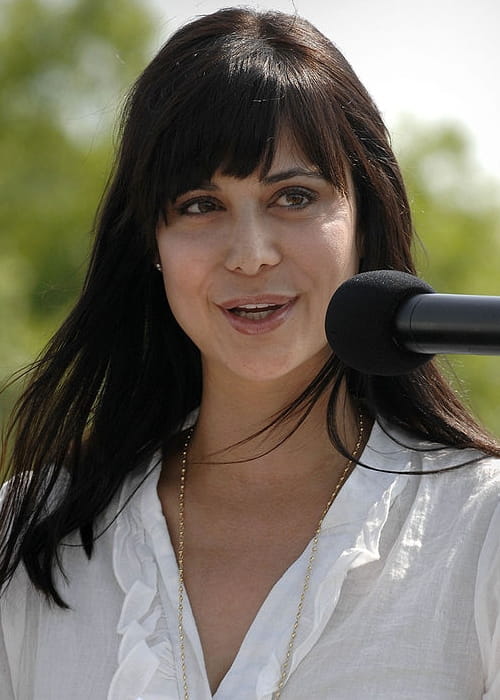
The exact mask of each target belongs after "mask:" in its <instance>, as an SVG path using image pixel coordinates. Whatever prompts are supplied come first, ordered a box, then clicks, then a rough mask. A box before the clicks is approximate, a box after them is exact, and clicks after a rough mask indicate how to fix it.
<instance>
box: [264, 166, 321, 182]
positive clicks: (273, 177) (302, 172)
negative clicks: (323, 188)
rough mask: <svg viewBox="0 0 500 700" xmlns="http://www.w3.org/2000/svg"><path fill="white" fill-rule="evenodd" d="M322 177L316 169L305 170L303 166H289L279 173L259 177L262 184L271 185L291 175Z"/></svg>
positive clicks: (287, 178)
mask: <svg viewBox="0 0 500 700" xmlns="http://www.w3.org/2000/svg"><path fill="white" fill-rule="evenodd" d="M298 176H302V177H316V178H318V177H322V175H321V173H320V172H319V171H318V170H306V169H305V168H290V169H289V170H283V171H281V172H279V173H274V175H266V176H265V177H263V178H262V179H261V182H262V183H264V185H273V184H274V183H276V182H282V181H283V180H290V179H291V178H292V177H298Z"/></svg>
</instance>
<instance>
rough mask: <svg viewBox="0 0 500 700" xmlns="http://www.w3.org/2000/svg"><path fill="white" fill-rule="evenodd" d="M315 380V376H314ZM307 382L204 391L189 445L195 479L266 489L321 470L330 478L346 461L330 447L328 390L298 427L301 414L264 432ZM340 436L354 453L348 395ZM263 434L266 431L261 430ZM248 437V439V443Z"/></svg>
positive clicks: (342, 404) (354, 419) (342, 398)
mask: <svg viewBox="0 0 500 700" xmlns="http://www.w3.org/2000/svg"><path fill="white" fill-rule="evenodd" d="M311 378H312V377H311ZM306 385H307V384H306V383H304V381H303V380H302V383H301V384H298V382H297V383H295V384H294V382H293V381H291V380H290V378H288V381H287V382H283V383H282V384H281V386H277V385H276V384H275V383H273V385H272V386H261V387H257V389H256V387H255V386H252V387H243V386H237V385H235V384H234V383H233V384H231V387H229V386H227V387H225V386H224V385H223V384H221V383H220V382H219V383H217V385H216V386H217V391H214V390H211V389H210V384H209V385H208V388H207V390H206V391H205V392H204V396H203V400H202V403H201V407H200V414H199V419H198V422H197V425H196V430H195V432H194V435H193V439H192V442H191V445H190V450H189V453H190V458H189V462H190V471H191V473H192V476H191V478H192V479H194V478H197V476H200V475H202V476H203V478H204V479H210V480H211V481H212V480H213V481H215V482H218V481H220V483H221V484H223V487H224V488H227V487H229V486H230V484H231V483H232V482H233V481H237V482H238V483H240V484H247V485H248V484H250V483H254V484H259V485H262V486H265V487H267V488H268V487H269V486H271V485H272V484H273V483H275V484H276V485H279V484H280V483H283V481H289V480H290V479H293V481H294V482H295V483H297V482H296V480H297V479H298V480H299V481H300V480H306V479H308V478H311V476H312V475H313V474H314V475H316V476H317V474H318V472H319V471H321V470H326V471H328V473H329V474H330V477H331V474H332V470H333V472H334V473H335V472H336V471H337V469H339V470H340V469H341V468H342V466H343V464H344V463H345V458H344V457H343V456H342V455H340V454H338V453H337V452H336V451H335V449H334V448H333V447H332V444H331V442H330V439H329V436H328V430H327V425H326V406H327V402H328V396H329V391H325V392H324V393H323V395H322V396H321V397H320V398H319V399H318V400H317V402H316V403H315V405H314V406H313V407H312V409H311V411H310V413H309V414H308V416H307V417H306V418H305V419H304V420H303V422H302V423H300V425H298V427H297V423H298V420H299V418H300V415H301V411H300V410H299V412H298V413H297V414H296V415H293V416H292V417H291V418H288V419H287V420H286V421H284V422H283V423H280V424H279V425H277V426H275V427H274V428H273V429H272V430H265V428H266V427H267V425H269V423H270V422H271V421H272V420H273V418H274V417H275V416H276V415H277V414H279V413H280V412H281V411H282V410H283V409H284V408H286V407H287V406H288V405H289V404H290V403H291V402H292V401H293V400H294V399H295V398H296V397H297V396H298V395H300V393H301V392H302V391H303V389H304V388H305V386H306ZM337 412H338V422H339V428H340V431H339V432H340V435H341V438H342V440H343V442H344V444H345V445H346V446H347V447H348V449H350V450H353V449H354V446H355V444H356V441H357V438H358V432H359V427H358V415H357V411H356V410H355V409H354V408H353V406H352V404H351V402H350V401H349V399H348V397H347V396H346V393H345V392H343V391H341V392H340V395H339V398H338V411H337ZM260 431H263V432H260ZM249 438H250V439H249Z"/></svg>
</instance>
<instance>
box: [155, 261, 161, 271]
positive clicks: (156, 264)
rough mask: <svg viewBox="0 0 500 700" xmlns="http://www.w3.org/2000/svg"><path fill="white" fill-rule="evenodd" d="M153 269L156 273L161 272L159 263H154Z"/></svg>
mask: <svg viewBox="0 0 500 700" xmlns="http://www.w3.org/2000/svg"><path fill="white" fill-rule="evenodd" d="M155 267H156V269H157V270H158V272H162V269H161V265H160V263H155Z"/></svg>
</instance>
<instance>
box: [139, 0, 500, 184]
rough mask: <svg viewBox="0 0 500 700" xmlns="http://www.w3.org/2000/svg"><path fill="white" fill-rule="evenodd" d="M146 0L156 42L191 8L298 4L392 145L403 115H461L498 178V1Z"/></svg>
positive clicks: (289, 8) (480, 158)
mask: <svg viewBox="0 0 500 700" xmlns="http://www.w3.org/2000/svg"><path fill="white" fill-rule="evenodd" d="M151 1H152V2H153V3H154V5H155V7H156V8H157V9H158V11H159V14H160V20H161V21H160V25H159V29H158V43H163V41H164V40H165V39H166V38H167V36H168V35H169V33H170V32H171V31H173V30H174V29H176V28H177V27H178V26H180V25H181V24H184V23H185V22H186V21H187V20H189V19H192V18H194V17H195V16H196V15H200V14H206V13H208V12H212V11H214V10H216V9H218V8H220V7H225V6H227V5H231V4H235V5H238V4H245V5H247V6H252V7H257V8H260V9H277V10H283V11H285V12H294V11H295V9H296V10H297V12H298V14H300V15H302V16H304V17H306V18H307V19H309V20H310V21H311V22H313V24H315V25H316V26H317V27H318V29H320V30H321V31H322V32H323V33H324V34H326V35H327V36H328V37H329V38H330V39H331V40H332V41H333V43H335V44H336V45H337V46H338V47H339V49H340V50H341V51H342V52H343V53H344V55H345V56H346V58H347V59H348V61H349V62H350V63H351V64H352V66H353V68H354V70H355V71H356V72H357V74H358V75H359V77H360V78H361V80H362V82H363V83H364V84H365V86H366V87H367V89H368V91H369V92H370V93H371V95H372V97H373V98H374V100H375V102H376V103H377V105H378V107H379V109H380V110H381V111H382V114H383V115H384V117H385V120H386V123H387V124H388V126H389V128H391V129H392V130H393V137H394V141H395V144H396V145H397V140H398V134H397V132H396V131H395V125H396V124H397V123H398V118H399V117H400V116H401V115H412V116H415V117H416V118H418V119H419V120H420V121H423V122H436V121H446V122H458V123H459V124H460V125H462V127H463V128H464V129H465V130H466V131H467V132H468V133H469V136H470V139H471V141H472V143H473V144H474V147H475V158H476V161H477V164H478V166H479V167H480V168H481V169H483V170H485V171H486V172H488V173H490V174H493V175H495V177H496V178H498V180H499V183H500V38H499V37H500V0H295V2H292V1H291V0H274V2H270V1H269V0H261V1H260V2H256V1H255V0H248V1H247V2H246V3H238V2H234V3H231V0H229V1H228V2H227V3H224V2H221V1H220V0H219V2H217V1H216V0H175V1H173V0H151ZM499 187H500V185H499Z"/></svg>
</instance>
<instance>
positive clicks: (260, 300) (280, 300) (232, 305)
mask: <svg viewBox="0 0 500 700" xmlns="http://www.w3.org/2000/svg"><path fill="white" fill-rule="evenodd" d="M296 298H297V297H296V295H284V294H257V295H256V296H244V297H235V298H233V299H227V300H226V301H223V302H221V303H220V304H218V306H220V307H221V308H222V309H236V308H240V307H242V306H256V305H257V304H258V305H262V304H265V305H266V306H284V305H285V304H289V303H290V302H292V301H294V300H295V299H296Z"/></svg>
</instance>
